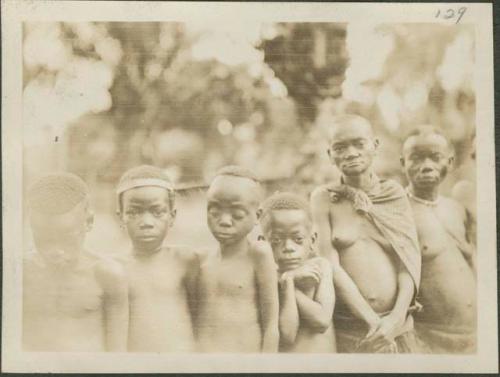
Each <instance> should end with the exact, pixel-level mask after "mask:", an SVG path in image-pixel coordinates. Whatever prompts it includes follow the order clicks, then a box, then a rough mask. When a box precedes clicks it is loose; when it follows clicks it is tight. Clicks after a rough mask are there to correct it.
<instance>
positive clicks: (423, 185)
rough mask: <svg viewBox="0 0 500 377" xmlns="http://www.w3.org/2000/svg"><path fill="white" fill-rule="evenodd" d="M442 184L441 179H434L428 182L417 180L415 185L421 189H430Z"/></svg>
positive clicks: (427, 180)
mask: <svg viewBox="0 0 500 377" xmlns="http://www.w3.org/2000/svg"><path fill="white" fill-rule="evenodd" d="M440 183H441V181H440V180H439V179H432V180H430V179H426V180H416V181H414V182H413V185H414V186H415V187H419V188H424V189H425V188H427V189H430V188H434V187H436V186H439V184H440Z"/></svg>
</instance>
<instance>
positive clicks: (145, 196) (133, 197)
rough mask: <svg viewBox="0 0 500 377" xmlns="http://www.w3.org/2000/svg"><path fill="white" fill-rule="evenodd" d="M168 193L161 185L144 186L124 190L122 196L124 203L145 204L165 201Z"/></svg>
mask: <svg viewBox="0 0 500 377" xmlns="http://www.w3.org/2000/svg"><path fill="white" fill-rule="evenodd" d="M168 194H169V193H168V190H167V189H165V188H163V187H156V186H144V187H136V188H133V189H130V190H127V191H125V192H124V193H123V194H122V195H123V196H122V198H123V203H124V204H125V203H127V204H134V205H147V204H155V203H162V202H166V201H167V199H168Z"/></svg>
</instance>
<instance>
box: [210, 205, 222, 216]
mask: <svg viewBox="0 0 500 377" xmlns="http://www.w3.org/2000/svg"><path fill="white" fill-rule="evenodd" d="M208 214H209V215H211V216H219V215H220V211H219V210H218V209H217V208H213V207H212V208H209V209H208Z"/></svg>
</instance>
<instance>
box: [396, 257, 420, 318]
mask: <svg viewBox="0 0 500 377" xmlns="http://www.w3.org/2000/svg"><path fill="white" fill-rule="evenodd" d="M414 294H415V283H414V282H413V279H412V277H411V275H410V273H409V272H408V270H407V269H406V267H405V266H404V264H403V262H401V261H400V262H399V263H398V296H397V298H396V303H395V304H394V307H393V309H392V311H391V314H393V313H394V315H395V316H396V317H400V318H404V319H406V315H407V314H408V308H409V307H410V304H411V301H412V299H413V296H414Z"/></svg>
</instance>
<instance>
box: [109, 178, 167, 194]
mask: <svg viewBox="0 0 500 377" xmlns="http://www.w3.org/2000/svg"><path fill="white" fill-rule="evenodd" d="M144 186H155V187H162V188H164V189H167V190H169V191H173V190H174V186H173V185H172V184H171V183H170V182H167V181H164V180H163V179H158V178H138V179H131V180H130V181H128V182H124V183H122V184H121V185H119V186H118V188H117V189H116V194H117V195H120V194H121V193H123V192H125V191H128V190H130V189H133V188H137V187H144Z"/></svg>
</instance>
